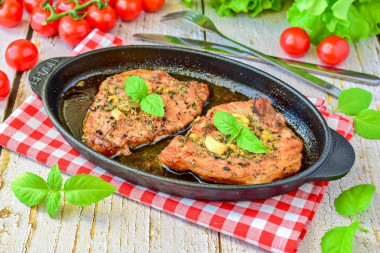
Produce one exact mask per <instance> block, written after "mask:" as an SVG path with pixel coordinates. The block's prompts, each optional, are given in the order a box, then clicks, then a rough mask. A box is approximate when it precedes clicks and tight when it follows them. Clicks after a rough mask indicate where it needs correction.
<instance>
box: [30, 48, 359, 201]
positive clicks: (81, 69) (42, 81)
mask: <svg viewBox="0 0 380 253" xmlns="http://www.w3.org/2000/svg"><path fill="white" fill-rule="evenodd" d="M138 68H143V69H160V70H164V71H167V72H168V73H171V74H176V75H181V76H187V77H191V78H196V79H198V80H199V79H200V80H204V81H207V82H211V83H216V84H219V85H223V86H226V87H229V88H231V89H232V90H236V91H239V92H241V93H243V94H245V95H247V96H248V97H254V96H255V95H256V94H259V95H260V96H265V97H268V98H269V99H270V100H271V101H272V103H273V104H274V106H275V107H276V109H277V110H278V111H279V112H281V113H282V114H284V115H285V117H286V118H287V122H288V123H289V125H290V126H291V127H292V128H293V129H294V130H295V131H296V132H297V133H298V134H299V135H300V136H301V137H302V138H303V140H304V142H305V159H304V161H303V163H304V166H303V169H302V171H300V172H299V173H297V174H296V175H293V176H291V177H288V178H285V179H282V180H278V181H274V182H271V183H266V184H258V185H222V184H201V183H198V182H189V181H185V180H179V179H172V178H167V177H162V176H156V175H152V174H149V173H146V172H142V171H140V170H137V169H134V168H130V167H127V166H125V165H123V164H121V163H119V162H117V161H115V160H112V159H111V158H108V157H106V156H103V155H101V154H99V153H97V152H95V151H93V150H92V149H90V148H88V147H87V146H85V145H84V144H83V143H82V142H81V141H80V139H79V138H78V139H77V138H75V137H74V136H73V135H72V134H71V133H70V131H69V130H68V129H67V128H66V127H65V125H64V124H63V120H64V119H63V116H62V113H61V111H60V108H61V106H62V101H63V96H64V94H65V92H66V91H67V90H68V89H70V88H71V87H73V86H74V85H75V84H76V83H77V82H78V81H81V80H86V79H87V78H91V77H93V76H96V75H99V74H106V75H111V74H116V73H121V72H123V71H127V70H132V69H138ZM29 82H30V85H31V87H32V89H33V91H34V92H35V93H37V94H38V95H39V96H40V97H41V98H42V100H43V103H44V107H45V109H46V112H47V114H48V116H49V118H50V119H51V121H52V122H53V124H54V126H55V127H56V128H57V129H58V131H59V132H60V133H61V134H62V135H63V137H64V138H65V139H66V140H67V142H68V143H69V144H70V145H71V146H72V147H74V148H75V149H76V150H77V151H78V152H79V153H80V154H82V155H83V156H84V157H86V158H87V159H88V160H90V161H92V162H93V163H95V164H97V165H98V166H100V167H102V168H103V169H105V170H107V171H109V172H111V173H113V174H114V175H117V176H119V177H122V178H125V179H127V180H128V181H131V182H133V183H136V184H139V185H142V186H145V187H148V188H150V189H152V190H155V191H162V192H166V193H169V194H174V195H179V196H183V197H189V198H194V199H209V200H231V201H237V200H253V199H264V198H268V197H272V196H275V195H279V194H283V193H286V192H289V191H291V190H294V189H296V188H298V187H299V186H301V185H302V184H304V183H306V182H311V181H326V180H335V179H338V178H341V177H343V176H344V175H346V174H347V173H348V172H349V170H350V169H351V167H352V165H353V163H354V160H355V153H354V151H353V148H352V146H351V145H350V143H349V142H348V141H347V140H346V139H345V138H343V137H342V136H341V135H340V134H338V133H336V132H335V131H333V130H331V129H330V128H329V127H328V125H327V123H326V121H325V120H324V118H323V116H322V115H321V114H320V113H319V112H318V110H317V109H316V108H315V107H314V105H313V104H312V103H311V102H310V101H309V100H308V99H306V98H305V97H304V96H303V95H302V94H300V93H299V92H297V91H296V90H294V89H293V88H291V87H290V86H288V85H287V84H285V83H284V82H282V81H280V80H278V79H276V78H274V77H273V76H271V75H269V74H267V73H265V72H262V71H260V70H258V69H256V68H254V67H251V66H249V65H246V64H243V63H240V62H237V61H234V60H231V59H228V58H224V57H221V56H216V55H212V54H209V53H205V52H200V51H195V50H189V49H183V48H174V47H163V46H124V47H112V48H106V49H100V50H95V51H91V52H88V53H85V54H82V55H80V56H77V57H74V58H70V57H62V58H52V59H48V60H46V61H43V62H41V63H39V64H38V65H37V66H36V67H35V68H34V69H33V70H32V71H31V73H30V75H29Z"/></svg>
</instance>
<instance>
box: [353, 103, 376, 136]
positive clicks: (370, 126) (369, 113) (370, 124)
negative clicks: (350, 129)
mask: <svg viewBox="0 0 380 253" xmlns="http://www.w3.org/2000/svg"><path fill="white" fill-rule="evenodd" d="M354 123H355V131H356V132H357V133H358V134H359V135H361V136H363V137H365V138H369V139H380V112H379V111H376V110H373V109H366V110H363V111H361V112H360V113H359V115H358V116H357V117H356V118H355V119H354Z"/></svg>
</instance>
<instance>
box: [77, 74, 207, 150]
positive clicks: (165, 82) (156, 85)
mask: <svg viewBox="0 0 380 253" xmlns="http://www.w3.org/2000/svg"><path fill="white" fill-rule="evenodd" d="M129 76H140V77H141V78H143V79H144V80H145V82H146V83H147V85H148V87H149V92H148V93H158V94H160V95H161V98H162V100H163V104H164V106H165V115H164V117H156V116H153V115H150V114H147V113H145V112H143V111H142V110H141V109H140V108H139V105H138V103H136V102H133V101H132V99H131V98H130V97H129V96H128V95H127V94H126V92H125V90H124V86H125V81H126V79H127V77H129ZM208 97H209V89H208V87H207V85H206V84H203V83H199V82H196V81H190V82H180V81H178V80H177V79H175V78H173V77H171V76H170V75H168V74H167V73H166V72H164V71H158V70H143V69H139V70H133V71H128V72H124V73H121V74H117V75H114V76H112V77H109V78H107V79H106V80H105V81H103V82H102V84H101V85H100V87H99V91H98V93H97V95H96V97H95V100H94V102H93V103H92V105H91V106H90V108H89V110H88V112H87V115H86V118H85V120H84V123H83V128H82V130H83V136H82V139H83V142H84V143H85V144H87V145H88V146H89V147H91V148H92V149H94V150H95V151H98V152H100V153H102V154H104V155H107V156H111V155H125V156H127V155H129V154H130V153H131V151H130V149H129V148H130V147H136V146H139V145H141V144H146V143H152V142H155V141H157V140H159V139H161V138H163V137H164V136H166V135H169V134H172V133H175V132H178V131H179V130H181V129H183V128H185V127H186V126H187V125H188V124H190V123H191V122H192V121H193V120H194V118H195V117H196V116H198V115H200V114H201V112H202V109H203V105H204V103H205V102H206V101H207V99H208Z"/></svg>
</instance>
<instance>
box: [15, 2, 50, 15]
mask: <svg viewBox="0 0 380 253" xmlns="http://www.w3.org/2000/svg"><path fill="white" fill-rule="evenodd" d="M22 2H23V5H24V7H25V9H26V11H27V12H29V13H31V12H32V11H33V9H34V7H38V6H41V4H44V3H45V0H22ZM49 3H50V4H53V0H49Z"/></svg>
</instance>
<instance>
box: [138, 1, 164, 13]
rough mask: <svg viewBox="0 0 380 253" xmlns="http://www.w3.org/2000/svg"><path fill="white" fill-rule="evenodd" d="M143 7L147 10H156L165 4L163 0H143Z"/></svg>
mask: <svg viewBox="0 0 380 253" xmlns="http://www.w3.org/2000/svg"><path fill="white" fill-rule="evenodd" d="M142 2H143V9H144V10H145V11H147V12H156V11H158V10H159V9H161V8H162V6H164V4H165V0H143V1H142Z"/></svg>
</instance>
